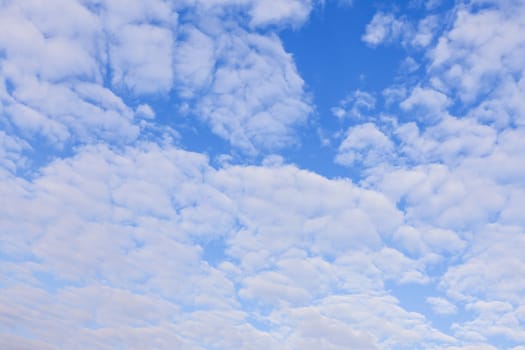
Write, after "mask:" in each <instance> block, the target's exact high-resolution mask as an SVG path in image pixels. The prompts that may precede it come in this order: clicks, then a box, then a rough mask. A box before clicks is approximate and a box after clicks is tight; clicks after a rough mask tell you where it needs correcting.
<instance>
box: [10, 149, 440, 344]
mask: <svg viewBox="0 0 525 350" xmlns="http://www.w3.org/2000/svg"><path fill="white" fill-rule="evenodd" d="M2 184H3V186H2V192H3V193H4V194H5V196H6V197H5V198H7V197H8V198H10V201H11V205H10V207H9V208H10V209H9V210H8V211H4V212H3V213H2V217H1V221H0V223H1V225H2V231H3V232H9V235H8V236H6V237H5V238H6V239H4V240H3V241H2V245H1V248H0V249H1V252H2V257H3V260H4V262H5V264H4V269H2V271H1V272H0V273H1V274H2V276H3V280H4V281H5V285H4V286H3V288H4V293H2V298H3V302H2V304H3V305H5V307H4V310H3V312H2V314H3V315H4V318H5V321H6V322H3V324H4V328H3V329H2V332H4V333H5V332H7V333H8V334H10V336H11V337H13V341H14V342H15V343H16V344H20V346H24V344H25V343H24V342H27V341H26V340H23V337H22V338H20V337H19V333H17V332H14V331H12V330H13V329H19V330H22V332H24V331H25V330H27V331H29V330H30V329H37V330H38V331H37V332H33V333H32V339H33V341H34V342H35V344H39V343H38V342H41V343H42V344H46V345H48V346H53V345H56V346H59V344H69V343H73V342H74V343H76V344H84V345H85V346H96V345H95V344H105V345H104V346H107V347H111V346H115V345H117V344H118V345H122V346H126V344H128V343H127V341H128V340H126V341H124V340H123V339H121V338H120V337H117V336H116V334H117V333H118V334H127V335H128V336H127V337H126V339H129V342H130V343H129V344H131V343H133V344H142V346H157V347H159V348H164V347H167V346H169V345H168V344H173V343H176V344H180V346H181V347H183V348H188V349H192V348H195V349H198V348H200V347H209V346H219V345H220V344H223V345H224V346H238V347H241V348H246V349H252V348H253V349H257V348H259V347H260V346H267V347H269V348H278V347H279V346H278V344H280V342H283V341H284V344H285V346H287V347H290V348H293V347H295V346H297V344H305V346H315V344H324V343H326V342H327V343H326V344H328V345H327V346H332V347H333V348H334V349H338V348H340V347H341V346H342V344H343V343H342V342H344V341H346V340H348V341H351V342H352V343H355V344H367V345H366V346H372V347H377V348H380V347H383V346H387V347H388V346H389V345H388V344H413V343H417V342H420V341H421V339H423V338H422V337H424V336H425V335H428V337H429V338H428V340H427V341H429V342H442V341H444V342H448V341H449V339H448V338H447V337H446V336H444V335H441V334H440V333H439V332H437V331H435V330H433V329H432V328H431V327H430V326H429V325H428V323H427V322H426V321H425V319H424V317H423V316H422V315H413V314H411V313H408V312H406V311H404V310H403V309H402V308H401V307H400V306H398V305H397V302H396V299H395V298H393V297H387V296H386V295H385V296H384V297H380V298H378V299H377V300H376V299H371V300H370V306H371V305H376V306H375V307H374V308H373V309H371V310H372V312H371V313H369V317H370V319H367V318H366V317H365V318H364V319H363V322H362V323H358V322H357V319H346V318H341V317H340V316H338V315H336V314H335V313H333V312H332V311H329V310H331V309H330V308H332V306H330V305H332V301H334V302H335V300H332V299H331V298H333V297H332V295H333V294H334V291H336V290H337V291H338V294H341V295H346V297H345V298H343V299H342V300H340V301H338V303H339V304H340V303H343V304H344V305H345V307H347V308H349V310H352V309H355V310H356V311H355V312H360V313H363V312H364V310H365V309H368V308H369V307H370V306H363V305H364V304H363V300H366V299H363V298H364V295H362V296H358V295H355V293H356V289H355V288H356V285H355V284H354V283H351V280H352V279H353V278H354V277H353V276H355V277H358V276H360V275H362V277H365V276H366V277H365V281H366V280H368V282H366V284H362V285H361V287H360V288H361V291H362V292H366V293H369V292H370V291H374V293H385V292H384V290H383V280H384V279H389V278H392V279H397V280H399V281H400V283H403V279H406V281H407V282H408V281H413V280H414V276H419V277H416V279H421V278H423V279H424V271H423V270H419V271H418V270H415V271H414V269H413V262H412V261H411V260H410V259H409V258H408V257H406V256H404V255H403V254H402V253H400V252H398V251H397V250H395V249H392V248H385V245H384V243H383V237H386V236H387V235H389V233H390V232H392V231H393V230H395V229H396V227H398V226H399V225H400V223H401V221H402V215H401V214H400V213H399V212H398V211H397V210H396V209H395V207H394V206H393V205H392V204H391V203H390V202H389V201H388V200H387V199H386V198H385V197H384V196H382V195H381V194H379V193H376V192H374V191H368V190H363V189H360V188H358V187H356V186H354V185H353V184H352V183H350V182H347V181H344V180H329V179H326V178H323V177H321V176H319V175H316V174H314V173H310V172H308V171H304V170H299V169H297V168H296V167H293V166H287V165H281V166H272V167H271V168H268V167H242V166H233V167H227V168H223V169H218V170H216V169H213V168H211V167H210V166H209V165H208V161H207V160H206V158H205V157H203V156H200V155H198V154H194V153H189V152H185V151H180V150H178V149H175V148H160V147H159V146H157V145H155V144H142V145H141V146H140V147H138V148H128V149H126V150H125V151H122V152H114V151H111V150H110V149H108V148H107V147H105V146H90V147H86V148H84V149H82V150H80V151H79V153H78V154H77V155H76V156H75V157H73V158H70V159H65V160H57V161H55V162H53V163H51V164H50V165H49V166H47V167H46V168H44V169H42V171H41V175H40V176H37V177H36V178H34V179H33V180H31V181H27V180H21V179H17V178H15V177H13V176H12V175H9V176H7V177H5V178H4V180H3V181H2ZM20 208H24V210H23V211H22V210H21V209H20ZM22 215H23V216H24V217H25V219H23V218H22ZM211 239H222V240H224V241H225V252H224V254H225V256H224V258H223V259H222V260H221V261H219V262H218V263H217V265H216V266H215V267H213V266H212V265H210V264H209V263H208V262H206V260H204V255H203V249H205V245H206V244H205V242H207V241H209V240H211ZM363 250H364V251H365V252H366V251H367V252H368V254H364V255H363V253H362V251H363ZM352 256H355V258H356V259H357V260H354V261H355V262H359V261H360V264H361V265H362V266H369V267H372V266H374V265H375V266H376V267H374V268H372V269H371V270H370V271H368V272H366V273H365V274H364V275H363V270H362V269H361V266H359V265H356V264H355V263H352V261H351V260H349V259H351V257H352ZM330 259H332V260H333V259H335V263H332V264H331V263H329V261H330ZM367 260H368V261H369V262H368V263H367V262H366V261H367ZM363 264H364V265H363ZM159 267H162V268H159ZM403 276H405V277H403ZM410 276H412V277H410ZM367 285H368V287H367ZM115 299H116V300H117V302H110V301H111V300H115ZM7 300H9V302H7ZM315 300H318V301H320V304H319V309H318V308H317V307H316V308H312V309H310V308H309V307H308V305H309V303H311V302H314V301H315ZM247 302H250V303H251V305H253V307H255V309H253V310H251V311H249V309H248V310H243V309H242V308H241V305H246V303H247ZM378 302H381V303H384V308H383V307H379V306H377V305H378ZM341 305H342V304H341ZM341 305H340V306H338V307H342V306H341ZM381 305H383V304H381ZM267 308H270V310H271V311H272V313H271V314H268V313H267V312H266V311H264V310H267ZM326 308H328V309H326ZM28 310H32V311H31V312H29V311H28ZM144 310H146V311H144ZM155 310H158V312H157V311H155ZM321 310H326V311H321ZM334 310H335V309H334ZM359 310H361V311H359ZM386 310H391V311H388V313H390V312H392V315H396V316H395V317H397V318H398V319H399V321H401V320H404V319H406V321H402V322H401V323H398V325H397V326H396V330H395V331H391V330H389V329H390V326H384V327H383V326H381V327H380V328H377V327H378V325H379V324H381V323H382V322H384V321H385V320H386V319H389V320H390V321H389V322H393V323H392V325H393V324H394V323H397V322H396V321H394V319H392V318H391V317H390V316H387V315H385V314H384V312H387V311H386ZM319 312H322V313H323V314H324V316H319ZM138 314H140V315H141V316H140V317H139V316H137V315H138ZM350 314H352V313H349V315H350ZM14 315H27V316H20V317H14ZM308 315H310V316H308ZM252 318H255V319H259V321H257V322H263V323H268V324H270V325H271V327H270V329H271V330H258V329H257V328H256V327H255V326H254V325H250V324H251V321H247V320H249V319H252ZM360 319H361V318H360ZM218 320H221V321H220V322H218ZM254 322H255V321H254ZM405 322H406V323H405ZM296 323H298V324H300V325H301V326H300V327H299V328H298V329H297V331H296V332H294V334H289V333H288V331H287V329H288V327H290V326H292V325H293V324H296ZM196 324H199V325H200V326H199V327H197V328H196ZM255 324H257V323H255ZM318 324H319V325H321V326H322V327H321V328H319V329H318V331H317V333H316V334H310V333H308V332H307V330H308V329H311V327H317V326H316V325H318ZM202 325H207V327H205V329H207V332H206V334H203V333H202V329H203V327H202ZM228 325H229V326H228ZM332 325H333V326H332ZM414 326H415V328H413V327H414ZM225 327H228V329H230V330H231V329H234V330H235V331H233V333H232V332H230V331H229V332H228V333H227V334H226V333H224V332H225V329H226V328H225ZM334 327H335V328H334ZM356 327H359V328H356ZM350 329H355V330H354V331H351V332H350V333H348V332H347V330H350ZM409 329H413V330H409ZM415 329H418V331H416V330H415ZM68 330H71V331H73V330H75V334H77V335H76V336H75V337H71V336H70V334H72V332H69V331H68ZM210 330H213V332H211V331H210ZM416 333H417V334H418V335H417V336H416ZM66 334H68V336H67V337H65V335H66ZM214 334H215V335H217V334H223V336H220V337H217V336H214ZM243 334H244V335H243ZM336 334H337V337H339V338H340V340H337V339H339V338H337V337H336V338H334V337H333V336H335V335H336ZM248 335H249V337H248ZM252 338H253V343H252V342H250V344H251V345H249V344H248V342H247V341H248V340H247V339H252ZM154 339H157V340H154ZM157 342H158V343H157ZM307 344H309V345H307ZM330 344H332V345H330ZM129 346H132V345H129ZM137 346H138V345H137ZM221 346H222V345H221ZM363 346H365V345H363Z"/></svg>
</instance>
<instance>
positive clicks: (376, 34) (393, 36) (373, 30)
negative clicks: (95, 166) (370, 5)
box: [361, 12, 406, 46]
mask: <svg viewBox="0 0 525 350" xmlns="http://www.w3.org/2000/svg"><path fill="white" fill-rule="evenodd" d="M405 26H406V23H405V22H404V20H402V19H398V18H396V17H395V16H394V15H393V14H391V13H383V12H378V13H376V14H375V15H374V17H373V18H372V20H371V21H370V23H368V24H367V26H366V32H365V34H363V36H362V37H361V40H363V41H364V42H365V43H367V44H368V45H371V46H378V45H380V44H383V43H390V42H393V41H395V40H397V39H399V38H400V37H401V36H402V35H403V30H404V27H405Z"/></svg>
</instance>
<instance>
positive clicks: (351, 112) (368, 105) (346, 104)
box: [331, 90, 376, 119]
mask: <svg viewBox="0 0 525 350" xmlns="http://www.w3.org/2000/svg"><path fill="white" fill-rule="evenodd" d="M375 107H376V99H375V97H374V96H373V95H371V94H369V93H368V92H365V91H361V90H356V91H354V92H353V93H351V94H348V96H346V97H345V98H344V99H343V100H341V101H340V102H339V105H338V106H336V107H332V109H331V112H332V114H333V115H335V116H336V117H337V118H339V119H343V118H356V119H363V118H365V117H366V115H367V114H368V113H369V112H371V111H372V110H374V109H375Z"/></svg>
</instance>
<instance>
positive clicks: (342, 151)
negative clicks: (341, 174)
mask: <svg viewBox="0 0 525 350" xmlns="http://www.w3.org/2000/svg"><path fill="white" fill-rule="evenodd" d="M393 147H394V145H393V143H392V142H391V141H390V139H389V138H388V137H387V136H386V135H385V134H384V133H383V132H382V131H381V130H379V129H378V128H377V127H376V126H375V125H374V124H372V123H366V124H361V125H357V126H355V127H351V128H350V129H348V132H347V135H346V137H345V139H344V140H343V142H342V143H341V145H340V146H339V151H338V154H337V156H336V158H335V161H336V162H337V163H339V164H343V165H346V166H351V165H352V164H353V163H356V162H363V163H364V164H365V165H374V164H377V163H379V162H381V161H383V160H384V159H385V158H386V157H388V155H389V154H390V153H391V152H392V151H393Z"/></svg>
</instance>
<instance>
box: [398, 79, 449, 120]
mask: <svg viewBox="0 0 525 350" xmlns="http://www.w3.org/2000/svg"><path fill="white" fill-rule="evenodd" d="M450 104H451V101H450V99H449V98H448V97H447V96H446V95H445V94H443V93H441V92H439V91H436V90H434V89H430V88H422V87H420V86H416V87H415V88H414V89H413V90H412V92H411V93H410V96H408V97H407V98H406V99H405V100H404V101H403V102H401V104H400V106H401V108H403V109H404V110H411V109H413V108H415V107H422V108H424V109H425V111H427V112H429V113H430V114H431V115H435V114H437V113H443V112H444V110H445V108H446V107H448V106H449V105H450Z"/></svg>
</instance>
